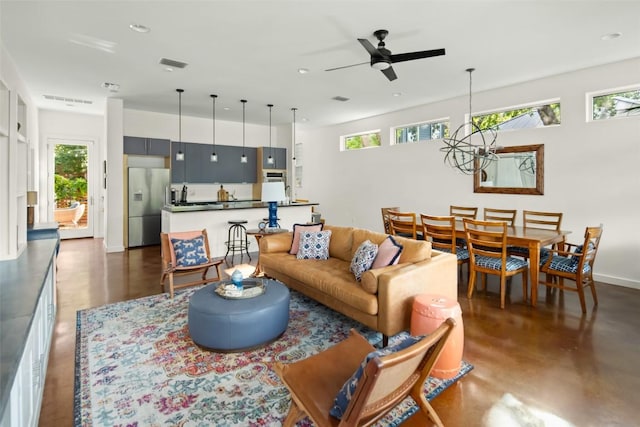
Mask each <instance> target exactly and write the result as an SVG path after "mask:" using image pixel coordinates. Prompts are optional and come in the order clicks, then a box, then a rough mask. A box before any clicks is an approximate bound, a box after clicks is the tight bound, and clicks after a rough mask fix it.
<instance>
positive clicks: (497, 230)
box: [463, 219, 529, 308]
mask: <svg viewBox="0 0 640 427" xmlns="http://www.w3.org/2000/svg"><path fill="white" fill-rule="evenodd" d="M463 223H464V231H465V234H466V236H467V248H468V249H469V258H470V259H469V270H470V277H469V289H468V291H467V297H468V298H469V299H471V297H472V296H473V291H474V289H475V285H476V276H477V273H481V274H482V289H486V288H487V274H493V275H496V276H499V277H500V308H504V303H505V296H506V282H507V278H512V277H513V276H515V275H516V274H522V295H523V298H524V300H525V301H526V300H527V289H528V286H527V277H528V271H529V264H528V263H527V262H526V261H524V260H522V259H520V258H516V257H512V256H508V254H507V223H506V222H504V221H482V220H473V219H464V220H463Z"/></svg>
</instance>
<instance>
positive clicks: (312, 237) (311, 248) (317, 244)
mask: <svg viewBox="0 0 640 427" xmlns="http://www.w3.org/2000/svg"><path fill="white" fill-rule="evenodd" d="M330 241H331V230H327V231H315V232H311V231H305V232H303V233H301V235H300V248H299V249H298V253H297V254H296V256H297V258H298V259H329V242H330Z"/></svg>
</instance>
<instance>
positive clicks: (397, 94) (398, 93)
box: [393, 92, 402, 96]
mask: <svg viewBox="0 0 640 427" xmlns="http://www.w3.org/2000/svg"><path fill="white" fill-rule="evenodd" d="M393 96H402V92H394V93H393Z"/></svg>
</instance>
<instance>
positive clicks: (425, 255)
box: [395, 236, 431, 264]
mask: <svg viewBox="0 0 640 427" xmlns="http://www.w3.org/2000/svg"><path fill="white" fill-rule="evenodd" d="M395 240H396V242H398V243H399V244H401V245H402V253H401V254H400V261H399V263H400V264H404V263H416V262H419V261H424V260H427V259H431V242H427V241H425V240H414V239H407V238H406V237H398V236H396V237H395Z"/></svg>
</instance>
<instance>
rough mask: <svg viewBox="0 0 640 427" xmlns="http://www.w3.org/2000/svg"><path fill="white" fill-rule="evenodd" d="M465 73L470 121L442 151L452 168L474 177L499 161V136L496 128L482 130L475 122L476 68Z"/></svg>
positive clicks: (451, 138)
mask: <svg viewBox="0 0 640 427" xmlns="http://www.w3.org/2000/svg"><path fill="white" fill-rule="evenodd" d="M465 71H466V72H468V73H469V121H468V122H467V123H463V124H462V125H460V127H458V129H456V130H455V132H454V133H453V135H451V137H449V138H444V139H443V140H442V142H444V144H445V145H446V146H445V147H442V148H441V149H440V151H442V152H444V153H446V154H445V156H444V162H445V163H449V165H450V166H451V167H452V168H455V169H458V170H459V171H460V172H462V173H463V174H466V175H473V174H475V173H479V172H480V171H481V170H484V169H485V168H486V167H487V166H489V164H491V163H492V162H494V161H495V160H497V159H498V156H497V154H496V149H497V147H496V137H497V136H498V134H497V132H496V130H495V129H494V128H487V129H480V127H478V125H477V124H475V123H474V122H473V115H472V113H471V111H472V110H471V94H472V91H471V73H473V72H474V71H475V68H467V69H466V70H465ZM467 132H468V133H467ZM473 139H475V141H474V140H473Z"/></svg>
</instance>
